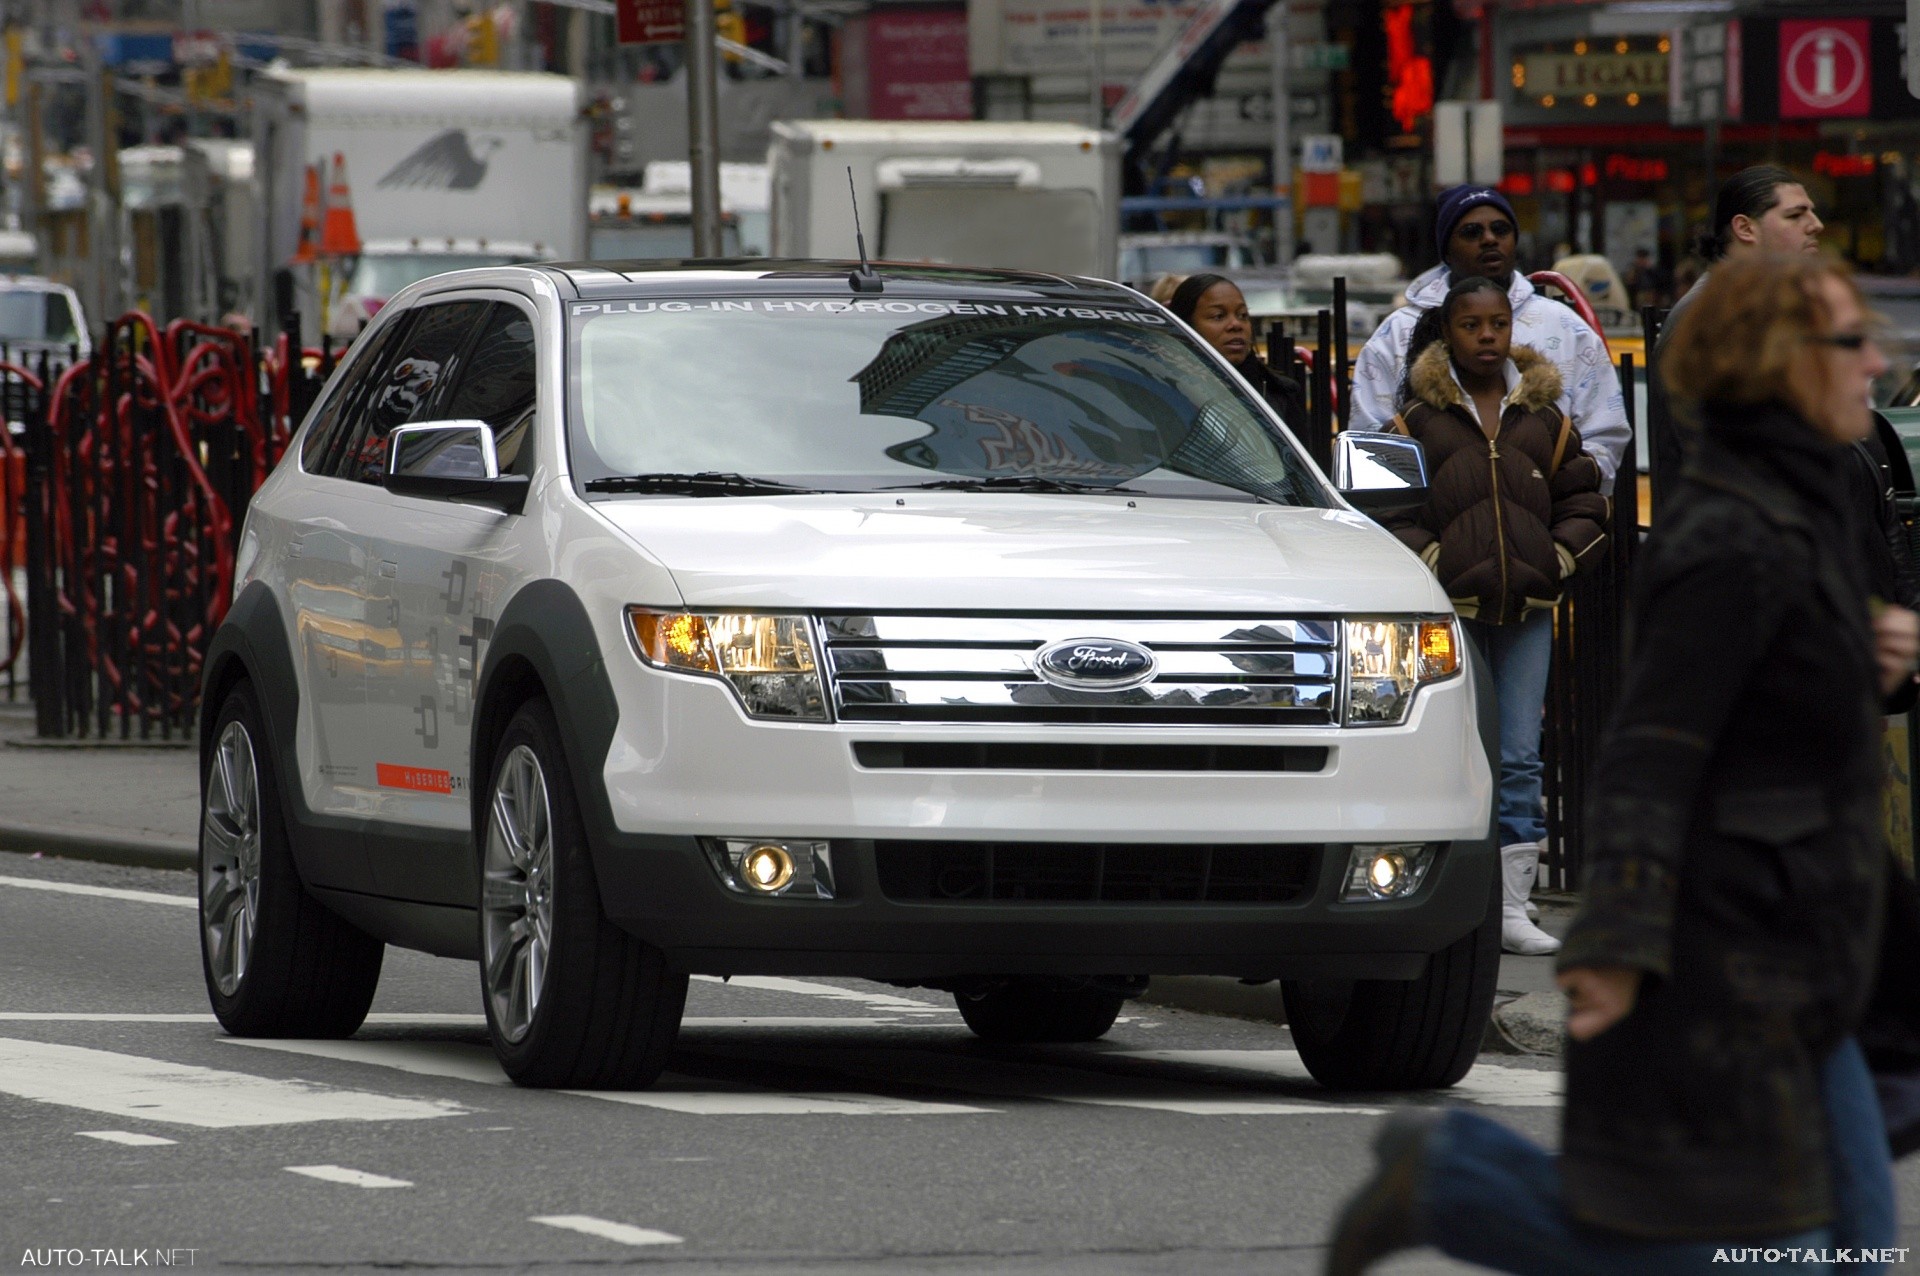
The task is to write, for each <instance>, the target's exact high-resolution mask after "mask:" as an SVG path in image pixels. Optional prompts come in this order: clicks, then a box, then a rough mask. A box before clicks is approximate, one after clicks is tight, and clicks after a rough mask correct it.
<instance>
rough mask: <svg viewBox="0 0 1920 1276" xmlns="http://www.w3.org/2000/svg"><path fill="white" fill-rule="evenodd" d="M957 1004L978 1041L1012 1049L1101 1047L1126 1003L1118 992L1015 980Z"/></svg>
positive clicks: (958, 996)
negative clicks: (1068, 1044) (1052, 1045)
mask: <svg viewBox="0 0 1920 1276" xmlns="http://www.w3.org/2000/svg"><path fill="white" fill-rule="evenodd" d="M953 999H954V1002H955V1003H956V1004H957V1005H958V1006H959V1007H960V1017H961V1018H962V1019H964V1020H966V1021H967V1027H969V1028H971V1029H973V1033H974V1035H975V1036H977V1037H979V1038H981V1039H982V1040H984V1041H993V1042H999V1043H1003V1044H1009V1045H1014V1044H1021V1045H1032V1044H1039V1043H1050V1042H1070V1041H1098V1040H1099V1039H1100V1038H1101V1037H1104V1036H1106V1034H1107V1030H1108V1029H1109V1028H1111V1027H1113V1021H1114V1020H1115V1019H1116V1018H1118V1017H1119V1014H1120V1007H1121V1006H1122V1005H1124V1004H1125V1002H1126V998H1125V997H1124V996H1122V995H1121V994H1120V993H1117V992H1108V991H1107V990H1105V989H1102V988H1095V987H1092V986H1090V985H1085V984H1080V985H1075V984H1071V983H1067V982H1064V981H1059V980H1045V979H1009V980H1008V981H1006V982H1005V983H1002V984H996V985H994V986H993V987H990V988H988V989H986V990H985V991H984V992H979V993H966V992H957V993H955V994H954V995H953Z"/></svg>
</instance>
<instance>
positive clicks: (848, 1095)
mask: <svg viewBox="0 0 1920 1276" xmlns="http://www.w3.org/2000/svg"><path fill="white" fill-rule="evenodd" d="M567 1093H568V1094H578V1095H582V1096H585V1097H586V1098H590V1099H606V1100H608V1101H609V1102H613V1103H626V1104H631V1105H633V1106H635V1107H641V1108H658V1109H660V1110H661V1111H663V1112H679V1113H681V1114H683V1115H685V1116H963V1115H968V1114H971V1113H977V1112H992V1111H993V1109H992V1108H976V1107H969V1106H968V1105H966V1104H964V1103H931V1102H926V1101H924V1100H919V1099H891V1098H888V1097H886V1096H885V1095H879V1094H855V1093H852V1092H849V1091H820V1092H817V1093H815V1092H808V1093H789V1094H777V1093H774V1092H772V1091H768V1090H755V1089H751V1088H749V1087H747V1086H740V1087H737V1088H735V1087H731V1086H728V1085H726V1084H725V1083H724V1082H715V1081H710V1080H708V1079H706V1078H704V1077H698V1078H696V1077H681V1076H675V1075H673V1074H671V1073H668V1074H666V1075H664V1076H662V1077H661V1078H660V1080H659V1081H657V1082H655V1083H654V1085H653V1088H652V1089H650V1090H569V1091H567Z"/></svg>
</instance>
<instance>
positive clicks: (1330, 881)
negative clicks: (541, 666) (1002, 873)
mask: <svg viewBox="0 0 1920 1276" xmlns="http://www.w3.org/2000/svg"><path fill="white" fill-rule="evenodd" d="M613 682H614V686H615V696H616V699H617V700H618V701H619V723H620V726H619V728H618V730H617V732H616V734H615V736H614V739H613V741H612V744H611V746H610V747H609V750H608V753H607V757H606V760H605V765H604V767H603V768H602V770H601V772H600V773H599V775H598V777H597V778H598V780H599V781H600V783H601V784H602V785H603V786H604V795H605V798H606V807H605V808H604V809H606V810H607V811H608V812H609V813H610V816H611V824H610V825H609V826H607V827H604V828H596V829H593V830H592V832H591V836H592V840H593V844H594V847H593V849H594V860H595V866H596V870H597V872H598V874H599V877H600V888H601V894H602V898H603V901H604V903H605V905H606V908H607V911H608V914H609V916H610V917H611V918H612V920H613V921H614V922H616V923H617V924H619V925H621V926H622V927H624V928H626V929H628V930H630V931H631V932H633V933H634V934H636V935H638V936H640V937H641V938H643V939H645V940H646V941H648V942H649V943H651V944H654V945H656V946H657V947H660V948H662V949H665V950H667V951H668V953H669V954H670V955H671V956H672V957H673V959H674V960H675V961H676V962H677V963H678V964H680V965H682V966H684V967H685V968H687V969H689V970H692V971H696V972H700V973H712V974H748V973H757V974H838V975H860V976H867V977H875V978H890V979H916V978H942V977H951V976H956V975H966V974H1227V975H1239V976H1242V977H1253V978H1268V977H1275V976H1288V977H1327V978H1381V979H1408V978H1414V977H1416V976H1418V975H1419V974H1420V973H1421V971H1422V970H1424V968H1425V964H1426V959H1427V956H1428V955H1429V954H1431V953H1433V952H1436V951H1438V950H1439V949H1442V948H1444V947H1446V946H1447V945H1448V944H1451V943H1452V942H1454V941H1455V940H1457V939H1459V938H1461V937H1462V936H1463V935H1465V934H1467V933H1468V932H1469V931H1471V930H1472V929H1473V928H1474V927H1475V926H1476V925H1478V924H1479V922H1480V921H1481V919H1482V918H1483V917H1484V916H1485V914H1486V909H1487V906H1488V902H1489V900H1490V899H1491V897H1492V884H1493V877H1494V859H1495V855H1494V846H1493V843H1492V840H1491V838H1490V836H1489V811H1490V808H1491V804H1492V789H1493V778H1492V774H1491V771H1490V769H1489V767H1488V763H1487V758H1486V754H1485V751H1484V748H1483V746H1482V742H1481V739H1480V736H1479V734H1478V730H1477V727H1476V719H1475V714H1474V691H1473V686H1472V682H1471V679H1470V678H1469V677H1461V678H1456V679H1453V680H1451V681H1449V682H1446V683H1442V684H1439V685H1436V686H1433V687H1429V688H1427V689H1426V690H1425V691H1423V692H1422V693H1421V696H1420V699H1419V701H1418V702H1417V704H1416V705H1415V707H1414V710H1413V713H1412V714H1411V716H1410V719H1409V721H1408V723H1407V724H1406V725H1404V726H1401V727H1394V728H1384V729H1357V730H1355V729H1337V728H1287V727H1268V728H1260V729H1245V728H1242V729H1238V730H1234V731H1219V730H1212V729H1206V728H1158V729H1152V730H1147V729H1135V728H1113V727H1104V728H1084V727H1062V726H1041V727H1034V726H1026V727H1023V726H1018V725H1006V724H996V725H991V726H988V725H981V726H965V727H962V726H953V725H944V726H934V727H929V726H896V725H891V724H831V725H825V724H808V725H793V724H770V723H764V722H758V721H753V720H750V719H748V718H747V717H746V716H745V715H744V714H743V713H742V712H741V711H740V710H739V708H738V706H737V704H736V702H735V701H734V699H733V697H732V694H731V693H730V692H729V691H728V690H727V689H726V688H725V687H724V686H721V685H719V684H718V683H715V682H711V681H707V680H702V679H695V678H689V677H682V676H676V675H672V674H665V673H660V672H657V671H654V670H650V669H646V668H644V667H641V666H639V664H638V662H637V661H635V662H634V666H633V667H632V668H631V669H630V670H629V671H628V673H627V675H626V676H616V677H615V678H614V679H613ZM955 740H972V741H981V742H987V741H992V742H1019V743H1041V744H1045V743H1085V742H1090V741H1092V742H1106V743H1114V742H1126V743H1131V744H1164V743H1193V742H1196V741H1199V742H1204V743H1210V744H1222V745H1230V744H1269V745H1272V744H1293V745H1308V746H1315V747H1321V748H1325V749H1327V750H1328V755H1327V762H1326V765H1325V766H1324V767H1323V768H1322V769H1321V770H1319V771H1316V772H1286V773H1240V772H1191V771H1183V772H1153V771H1129V772H1114V771H1098V770H1073V771H1067V770H988V769H960V768H956V769H900V768H893V769H870V768H867V767H863V766H861V765H859V764H858V763H857V762H856V761H855V757H854V752H853V745H854V744H855V743H857V742H868V743H872V742H882V743H886V742H911V741H941V742H951V741H955ZM596 796H597V795H596ZM596 805H597V804H596V803H592V802H590V803H588V804H587V806H588V809H589V810H592V809H593V808H594V807H595V806H596ZM701 837H780V838H810V839H825V840H828V841H830V842H832V844H833V861H834V876H835V881H836V893H837V898H835V899H832V900H812V899H794V898H780V899H756V898H748V897H743V896H740V895H737V894H734V893H732V892H730V891H728V890H727V889H726V888H725V887H724V886H723V885H722V884H721V883H720V881H719V879H718V877H717V876H716V875H715V873H714V872H713V870H712V868H711V867H710V866H709V864H708V862H707V860H706V857H705V855H704V853H703V852H702V850H701V848H700V842H699V839H700V838H701ZM876 839H905V840H912V839H929V840H947V841H990V842H999V843H1004V842H1010V841H1023V842H1071V843H1153V844H1195V843H1210V844H1231V843H1240V844H1272V843H1288V844H1295V845H1299V844H1311V845H1318V846H1322V847H1324V848H1325V849H1324V850H1323V851H1322V852H1321V853H1320V855H1319V857H1318V858H1319V863H1318V865H1317V867H1316V869H1315V871H1314V872H1313V874H1312V886H1311V888H1310V889H1309V890H1307V891H1305V892H1304V893H1302V894H1301V895H1300V896H1299V897H1297V898H1295V899H1292V900H1290V901H1289V902H1287V903H1282V904H1207V903H1137V902H1127V903H1112V902H1102V903H1065V904H1055V903H1036V902H1025V901H1013V900H994V901H969V902H965V903H950V902H928V901H921V900H914V901H903V900H899V899H893V898H889V897H888V896H887V894H886V893H885V892H883V891H882V889H881V886H880V879H879V874H878V871H877V867H876V859H875V848H874V842H875V840H876ZM1382 842H1440V843H1443V844H1445V849H1444V851H1443V853H1442V855H1441V858H1440V860H1439V862H1438V863H1437V864H1436V865H1435V866H1434V868H1433V870H1432V871H1431V872H1430V873H1429V875H1428V878H1427V880H1426V882H1425V883H1424V884H1423V885H1422V887H1421V888H1420V890H1419V891H1417V892H1416V893H1415V894H1414V895H1413V896H1411V897H1409V898H1408V899H1405V900H1396V901H1390V902H1367V903H1341V902H1339V895H1340V892H1341V887H1342V879H1343V877H1344V869H1345V867H1346V864H1347V859H1348V853H1349V847H1351V846H1352V845H1354V844H1356V843H1382Z"/></svg>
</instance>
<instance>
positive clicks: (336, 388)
mask: <svg viewBox="0 0 1920 1276" xmlns="http://www.w3.org/2000/svg"><path fill="white" fill-rule="evenodd" d="M406 330H407V317H406V316H404V315H402V316H401V317H400V320H399V321H398V322H397V323H390V324H388V325H387V326H386V327H384V328H382V329H381V330H380V332H379V334H378V335H377V336H376V337H375V338H374V340H375V341H376V342H377V343H378V344H377V345H374V346H371V347H369V348H368V349H366V350H362V351H360V352H359V354H358V356H357V357H356V358H354V360H353V367H352V368H351V369H350V370H349V372H348V373H347V375H346V376H345V377H343V378H341V379H338V380H336V381H335V382H334V383H333V385H332V386H330V387H329V388H328V390H327V391H326V396H327V397H326V400H325V401H324V402H323V403H322V404H321V405H320V411H319V413H318V414H317V415H316V416H315V417H314V418H313V428H312V429H310V430H308V431H307V435H306V438H305V439H303V440H302V441H301V443H300V468H301V469H303V470H305V471H306V472H307V473H309V474H325V475H328V476H330V477H333V478H340V477H344V475H343V474H342V472H341V470H342V466H341V459H342V458H343V457H344V456H345V455H346V454H347V436H348V435H349V434H351V433H352V430H351V428H350V426H351V423H352V422H353V420H354V419H355V418H356V417H357V416H358V415H359V414H358V412H357V411H356V410H355V407H356V405H358V404H360V403H363V402H365V400H366V397H367V390H368V388H369V387H370V386H371V385H372V384H373V383H374V382H375V381H377V380H379V378H380V377H381V376H382V375H383V374H384V373H385V371H386V366H387V356H388V355H389V354H390V353H392V351H393V348H394V345H395V343H396V341H397V339H398V338H399V336H400V335H401V334H402V333H404V332H406Z"/></svg>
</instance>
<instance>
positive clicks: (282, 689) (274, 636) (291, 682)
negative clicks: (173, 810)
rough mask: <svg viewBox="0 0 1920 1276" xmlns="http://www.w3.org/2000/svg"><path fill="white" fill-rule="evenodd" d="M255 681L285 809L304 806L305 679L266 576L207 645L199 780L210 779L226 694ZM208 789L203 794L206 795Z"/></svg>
mask: <svg viewBox="0 0 1920 1276" xmlns="http://www.w3.org/2000/svg"><path fill="white" fill-rule="evenodd" d="M243 681H245V682H250V683H252V684H253V694H254V701H255V703H256V704H257V705H258V706H259V709H260V714H261V716H262V717H263V718H264V719H265V721H264V722H263V723H262V724H261V725H262V726H263V727H264V728H265V729H266V732H267V743H268V747H270V748H271V749H272V750H273V753H274V761H275V762H277V763H278V764H279V765H277V766H275V767H274V775H275V778H276V780H277V781H278V788H279V790H280V794H279V796H280V808H281V809H282V810H284V811H305V810H306V798H305V795H304V794H302V793H301V792H299V786H298V784H297V783H296V782H295V781H296V780H297V777H298V775H299V766H298V763H297V759H296V758H295V756H294V750H293V730H294V726H295V724H296V723H298V722H299V719H300V682H299V679H298V678H297V677H296V675H295V672H294V665H293V645H292V640H291V639H289V638H288V637H287V623H286V619H285V617H283V616H282V615H281V614H280V607H279V604H278V603H276V602H275V601H274V597H273V591H272V590H271V589H270V588H268V587H267V585H266V584H265V582H263V581H257V580H256V581H254V582H253V583H252V584H251V585H248V586H247V587H246V588H245V589H244V590H242V591H241V593H240V596H239V597H238V598H236V599H234V600H233V606H232V607H230V608H228V609H227V615H226V618H225V619H224V620H222V621H221V622H220V627H219V628H218V629H216V630H215V631H214V634H213V641H212V642H211V643H210V644H208V646H207V657H206V663H205V665H204V666H203V667H202V670H201V676H200V712H199V728H200V783H201V785H202V786H203V787H204V786H205V784H206V774H207V763H208V762H209V760H210V759H211V758H212V757H213V746H214V744H215V743H216V741H215V740H214V738H213V726H214V722H215V721H216V720H217V719H218V718H219V716H220V707H221V705H223V704H224V703H226V699H227V693H228V692H230V691H232V690H233V688H234V686H235V685H236V684H238V683H240V682H243ZM205 796H206V795H205V793H202V794H201V797H202V798H203V799H204V798H205Z"/></svg>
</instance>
